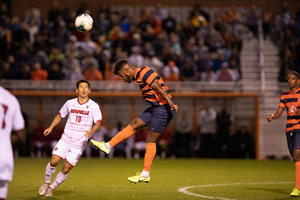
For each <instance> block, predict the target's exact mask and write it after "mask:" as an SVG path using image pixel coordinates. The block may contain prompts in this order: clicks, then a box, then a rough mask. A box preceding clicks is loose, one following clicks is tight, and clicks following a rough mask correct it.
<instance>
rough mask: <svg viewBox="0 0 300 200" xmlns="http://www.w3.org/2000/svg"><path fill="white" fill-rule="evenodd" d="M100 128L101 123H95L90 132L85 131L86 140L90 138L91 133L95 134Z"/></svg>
mask: <svg viewBox="0 0 300 200" xmlns="http://www.w3.org/2000/svg"><path fill="white" fill-rule="evenodd" d="M100 126H101V122H97V123H96V124H95V125H94V126H93V128H92V129H91V130H89V131H86V133H85V136H86V137H87V138H91V137H92V135H93V133H95V132H96V131H97V130H98V129H99V128H100Z"/></svg>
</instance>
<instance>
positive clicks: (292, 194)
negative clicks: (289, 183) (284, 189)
mask: <svg viewBox="0 0 300 200" xmlns="http://www.w3.org/2000/svg"><path fill="white" fill-rule="evenodd" d="M290 195H291V196H292V197H300V191H299V190H298V189H297V188H294V189H293V192H292V193H291V194H290Z"/></svg>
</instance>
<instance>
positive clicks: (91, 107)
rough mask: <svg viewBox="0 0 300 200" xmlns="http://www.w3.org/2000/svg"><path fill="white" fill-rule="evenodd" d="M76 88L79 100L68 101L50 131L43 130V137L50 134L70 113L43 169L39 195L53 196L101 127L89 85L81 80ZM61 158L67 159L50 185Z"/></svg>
mask: <svg viewBox="0 0 300 200" xmlns="http://www.w3.org/2000/svg"><path fill="white" fill-rule="evenodd" d="M76 87H77V89H76V92H77V93H78V97H77V98H74V99H71V100H68V101H67V102H66V103H65V104H64V105H63V107H62V108H61V109H60V111H59V114H58V115H57V116H56V117H55V118H54V119H53V121H52V123H51V125H50V126H49V128H47V129H46V130H45V131H44V135H45V136H47V135H49V134H50V133H51V131H52V129H53V128H54V127H55V126H56V125H57V124H58V123H59V122H60V121H61V119H62V118H64V117H66V116H67V115H68V114H69V117H68V121H67V123H66V125H65V129H64V133H63V134H62V136H61V139H60V140H59V141H58V143H57V144H56V146H55V147H54V149H53V151H52V158H51V160H50V162H49V163H48V165H47V166H46V172H45V181H44V183H43V185H42V186H41V187H40V189H39V194H40V195H45V196H48V197H51V196H52V192H53V190H54V189H55V188H56V187H57V186H59V185H60V184H61V183H62V182H64V181H65V180H66V179H67V177H68V174H69V171H70V170H71V169H72V168H73V167H74V166H75V165H76V163H77V161H78V159H79V158H80V157H81V155H82V153H83V151H84V150H85V148H86V145H87V142H88V139H89V138H90V137H91V136H92V134H93V133H94V132H95V131H96V130H98V129H99V128H100V125H101V121H102V114H101V111H100V108H99V105H98V104H97V103H96V102H94V101H93V100H91V99H89V97H88V94H89V93H90V92H91V89H90V84H89V82H88V81H86V80H80V81H78V82H77V85H76ZM93 123H95V125H94V127H92V125H93ZM62 159H64V160H66V161H65V163H64V165H63V167H62V170H61V171H60V172H59V173H58V174H57V176H56V178H55V180H54V182H53V183H52V184H51V185H50V181H51V177H52V175H53V173H54V172H55V169H56V166H57V164H58V163H59V161H60V160H62ZM49 185H50V186H49Z"/></svg>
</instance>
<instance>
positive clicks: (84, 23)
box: [75, 14, 94, 33]
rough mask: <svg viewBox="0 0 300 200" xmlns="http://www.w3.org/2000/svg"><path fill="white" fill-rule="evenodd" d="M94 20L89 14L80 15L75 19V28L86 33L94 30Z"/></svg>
mask: <svg viewBox="0 0 300 200" xmlns="http://www.w3.org/2000/svg"><path fill="white" fill-rule="evenodd" d="M93 24H94V20H93V18H92V17H91V16H90V15H89V14H81V15H78V16H77V17H76V19H75V26H76V28H77V30H78V31H80V32H82V33H86V32H88V31H90V30H91V29H92V28H93Z"/></svg>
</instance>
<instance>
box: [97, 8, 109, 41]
mask: <svg viewBox="0 0 300 200" xmlns="http://www.w3.org/2000/svg"><path fill="white" fill-rule="evenodd" d="M94 27H95V29H96V30H98V31H99V33H100V34H103V35H106V36H107V35H108V33H109V31H110V21H109V20H108V19H107V18H106V13H105V12H100V13H99V14H98V17H97V18H96V19H95V23H94Z"/></svg>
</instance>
